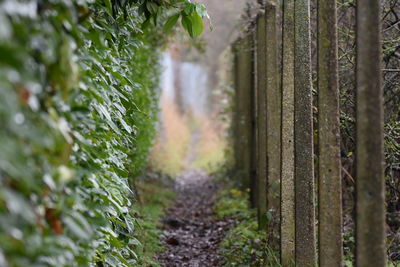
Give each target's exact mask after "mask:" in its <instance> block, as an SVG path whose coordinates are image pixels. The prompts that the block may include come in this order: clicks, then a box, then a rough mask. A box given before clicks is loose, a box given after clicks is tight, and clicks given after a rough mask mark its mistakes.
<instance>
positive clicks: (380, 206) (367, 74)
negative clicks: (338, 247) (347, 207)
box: [356, 0, 386, 267]
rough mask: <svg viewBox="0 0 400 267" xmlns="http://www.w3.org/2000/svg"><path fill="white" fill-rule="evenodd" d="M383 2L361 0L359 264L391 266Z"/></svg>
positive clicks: (357, 169)
mask: <svg viewBox="0 0 400 267" xmlns="http://www.w3.org/2000/svg"><path fill="white" fill-rule="evenodd" d="M380 5H381V3H380V1H379V0H358V1H357V33H356V35H357V123H356V126H357V149H356V160H357V168H356V173H357V182H356V190H357V200H356V201H357V203H356V265H357V266H359V267H372V266H374V267H381V266H386V242H385V236H386V234H385V194H384V188H385V182H384V153H383V90H382V77H381V54H382V53H381V42H380V41H381V38H380V14H381V13H380Z"/></svg>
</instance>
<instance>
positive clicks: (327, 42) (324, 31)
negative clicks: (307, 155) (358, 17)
mask: <svg viewBox="0 0 400 267" xmlns="http://www.w3.org/2000/svg"><path fill="white" fill-rule="evenodd" d="M337 49H338V48H337V23H336V2H335V1H331V0H319V1H318V147H319V153H318V175H319V180H318V181H319V183H318V191H319V194H318V196H319V197H318V201H319V202H318V208H319V209H318V211H319V212H318V214H319V236H318V237H319V250H318V251H319V264H320V266H324V267H325V266H342V265H343V249H342V246H343V243H342V194H341V192H342V187H341V175H340V168H341V167H340V166H341V164H340V127H339V84H338V52H337Z"/></svg>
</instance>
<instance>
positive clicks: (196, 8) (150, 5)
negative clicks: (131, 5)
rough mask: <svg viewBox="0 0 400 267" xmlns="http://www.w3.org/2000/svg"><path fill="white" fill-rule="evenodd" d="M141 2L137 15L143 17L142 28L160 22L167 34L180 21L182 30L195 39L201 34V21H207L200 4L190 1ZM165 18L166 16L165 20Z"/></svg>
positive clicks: (153, 0)
mask: <svg viewBox="0 0 400 267" xmlns="http://www.w3.org/2000/svg"><path fill="white" fill-rule="evenodd" d="M141 2H142V4H141V5H140V6H139V14H142V15H144V17H145V21H144V23H143V27H144V28H146V27H148V25H149V24H150V23H151V22H153V23H154V24H155V25H158V24H159V21H160V20H161V21H165V22H164V30H165V31H166V32H167V33H168V32H170V31H171V30H172V28H173V27H174V26H175V25H176V24H177V23H178V21H179V19H181V24H182V26H183V28H184V29H185V30H186V31H187V32H188V33H189V35H190V37H192V38H195V37H198V36H200V35H201V33H202V32H203V29H204V24H203V19H204V18H207V19H209V16H208V14H207V9H206V7H205V6H204V5H203V4H201V3H192V2H190V0H176V1H165V2H161V1H155V0H142V1H141ZM165 16H167V18H166V19H165Z"/></svg>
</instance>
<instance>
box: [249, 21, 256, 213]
mask: <svg viewBox="0 0 400 267" xmlns="http://www.w3.org/2000/svg"><path fill="white" fill-rule="evenodd" d="M249 38H250V40H249V45H250V49H251V51H250V52H251V83H250V114H249V116H250V117H251V118H250V120H251V128H250V133H249V134H250V141H249V142H250V159H249V160H250V170H249V179H250V193H251V203H250V204H251V207H253V208H254V207H256V206H257V194H258V192H257V153H258V144H257V127H258V126H257V102H256V101H257V100H256V97H257V69H256V65H257V62H256V56H257V51H256V48H255V38H256V32H255V31H254V28H253V29H252V31H251V36H249Z"/></svg>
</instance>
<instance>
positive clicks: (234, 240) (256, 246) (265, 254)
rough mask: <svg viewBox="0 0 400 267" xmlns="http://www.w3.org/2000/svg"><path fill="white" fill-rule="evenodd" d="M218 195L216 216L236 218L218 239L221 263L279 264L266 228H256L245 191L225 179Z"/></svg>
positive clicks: (226, 264)
mask: <svg viewBox="0 0 400 267" xmlns="http://www.w3.org/2000/svg"><path fill="white" fill-rule="evenodd" d="M217 199H218V201H217V203H216V205H215V211H216V214H217V216H218V217H219V219H222V218H224V217H230V218H233V219H234V220H235V221H236V225H235V226H234V227H233V228H232V229H231V230H230V231H229V232H228V233H227V235H226V236H225V238H224V240H223V241H222V242H221V248H220V253H221V256H222V257H223V263H222V266H254V267H261V266H271V267H279V266H281V265H280V262H279V261H280V260H279V252H278V251H276V250H275V249H273V248H272V247H271V246H270V240H268V236H269V235H268V232H267V230H265V229H259V228H258V222H257V214H256V210H255V209H249V208H248V202H249V201H248V192H244V191H240V190H238V189H236V188H235V187H234V186H232V185H231V184H230V183H228V184H227V185H226V186H225V187H224V189H223V190H222V191H221V192H219V195H218V198H217Z"/></svg>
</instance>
